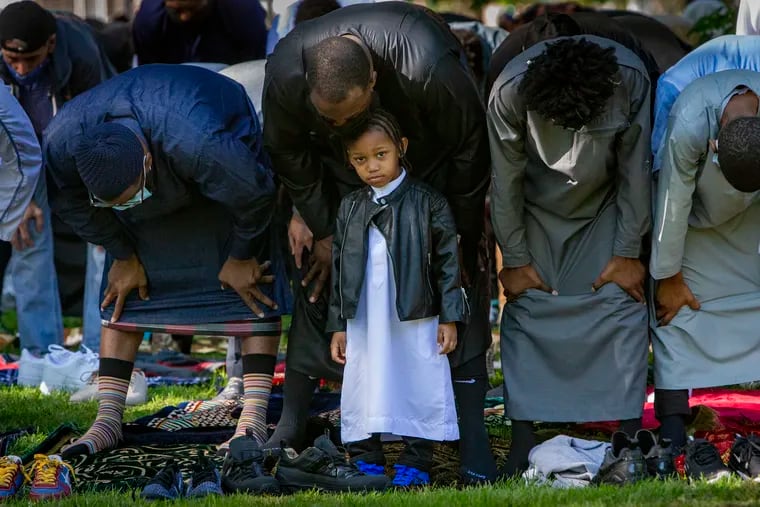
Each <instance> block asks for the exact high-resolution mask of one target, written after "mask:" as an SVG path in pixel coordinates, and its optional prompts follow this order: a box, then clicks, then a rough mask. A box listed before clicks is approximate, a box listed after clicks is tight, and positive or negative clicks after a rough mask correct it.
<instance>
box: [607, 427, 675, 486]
mask: <svg viewBox="0 0 760 507" xmlns="http://www.w3.org/2000/svg"><path fill="white" fill-rule="evenodd" d="M674 476H675V468H674V466H673V453H672V450H671V446H670V440H668V439H662V440H660V442H658V441H657V438H656V437H655V436H654V434H653V433H652V432H651V431H649V430H639V431H637V432H636V435H635V436H634V438H631V437H629V436H628V435H627V434H626V433H624V432H622V431H616V432H615V433H614V434H613V435H612V445H611V447H610V448H609V449H608V450H607V453H606V454H605V456H604V461H603V462H602V465H601V466H600V467H599V472H598V473H597V475H596V476H595V477H594V480H593V483H594V484H613V485H617V486H622V485H624V484H633V483H636V482H638V481H641V480H643V479H646V478H648V477H652V478H657V479H667V478H669V477H674Z"/></svg>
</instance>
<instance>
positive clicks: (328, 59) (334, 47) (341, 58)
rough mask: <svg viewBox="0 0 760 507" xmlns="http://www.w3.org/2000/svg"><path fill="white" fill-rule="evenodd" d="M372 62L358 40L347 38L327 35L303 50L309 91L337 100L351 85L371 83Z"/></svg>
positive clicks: (344, 94)
mask: <svg viewBox="0 0 760 507" xmlns="http://www.w3.org/2000/svg"><path fill="white" fill-rule="evenodd" d="M371 79H372V63H371V62H370V60H369V58H368V56H367V53H366V52H365V50H364V49H363V48H362V46H361V44H360V43H359V42H356V41H354V40H352V39H350V38H348V37H328V38H327V39H324V40H323V41H321V42H319V43H318V44H316V45H315V46H313V47H311V48H309V50H308V51H307V52H306V82H307V83H308V85H309V89H310V90H311V91H312V92H315V93H317V94H319V96H320V97H321V98H323V99H325V100H327V101H328V102H331V103H338V102H341V101H343V100H345V98H346V97H347V96H348V95H349V92H350V91H351V89H353V88H359V89H361V90H364V89H366V88H367V87H368V86H369V85H370V81H371Z"/></svg>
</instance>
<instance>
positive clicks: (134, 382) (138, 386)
mask: <svg viewBox="0 0 760 507" xmlns="http://www.w3.org/2000/svg"><path fill="white" fill-rule="evenodd" d="M146 401H148V381H147V380H146V379H145V372H143V371H142V370H133V371H132V378H131V379H129V391H127V406H129V407H131V406H134V405H142V404H143V403H145V402H146Z"/></svg>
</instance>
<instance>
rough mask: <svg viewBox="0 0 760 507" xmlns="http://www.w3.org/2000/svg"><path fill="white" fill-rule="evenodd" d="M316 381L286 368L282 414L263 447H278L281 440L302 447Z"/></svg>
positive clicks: (295, 446)
mask: <svg viewBox="0 0 760 507" xmlns="http://www.w3.org/2000/svg"><path fill="white" fill-rule="evenodd" d="M317 382H318V379H312V378H310V377H309V376H308V375H304V374H303V373H300V372H297V371H295V370H287V369H286V371H285V385H284V386H283V395H284V399H283V406H282V415H281V416H280V420H279V421H278V423H277V428H275V430H274V434H273V435H272V436H271V437H269V440H268V441H267V443H266V444H264V448H270V449H271V448H278V447H280V444H281V442H282V441H285V442H287V444H288V445H289V446H291V447H294V448H296V449H300V448H301V447H302V445H303V442H302V440H303V438H304V434H305V433H306V419H307V417H308V415H309V405H311V399H312V397H313V396H314V390H315V389H316V388H317Z"/></svg>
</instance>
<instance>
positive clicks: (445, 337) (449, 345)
mask: <svg viewBox="0 0 760 507" xmlns="http://www.w3.org/2000/svg"><path fill="white" fill-rule="evenodd" d="M456 347H457V325H456V324H454V323H453V322H447V323H446V324H438V348H439V349H440V351H439V352H438V353H439V354H441V355H443V354H448V353H449V352H452V351H453V350H454V349H455V348H456Z"/></svg>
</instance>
